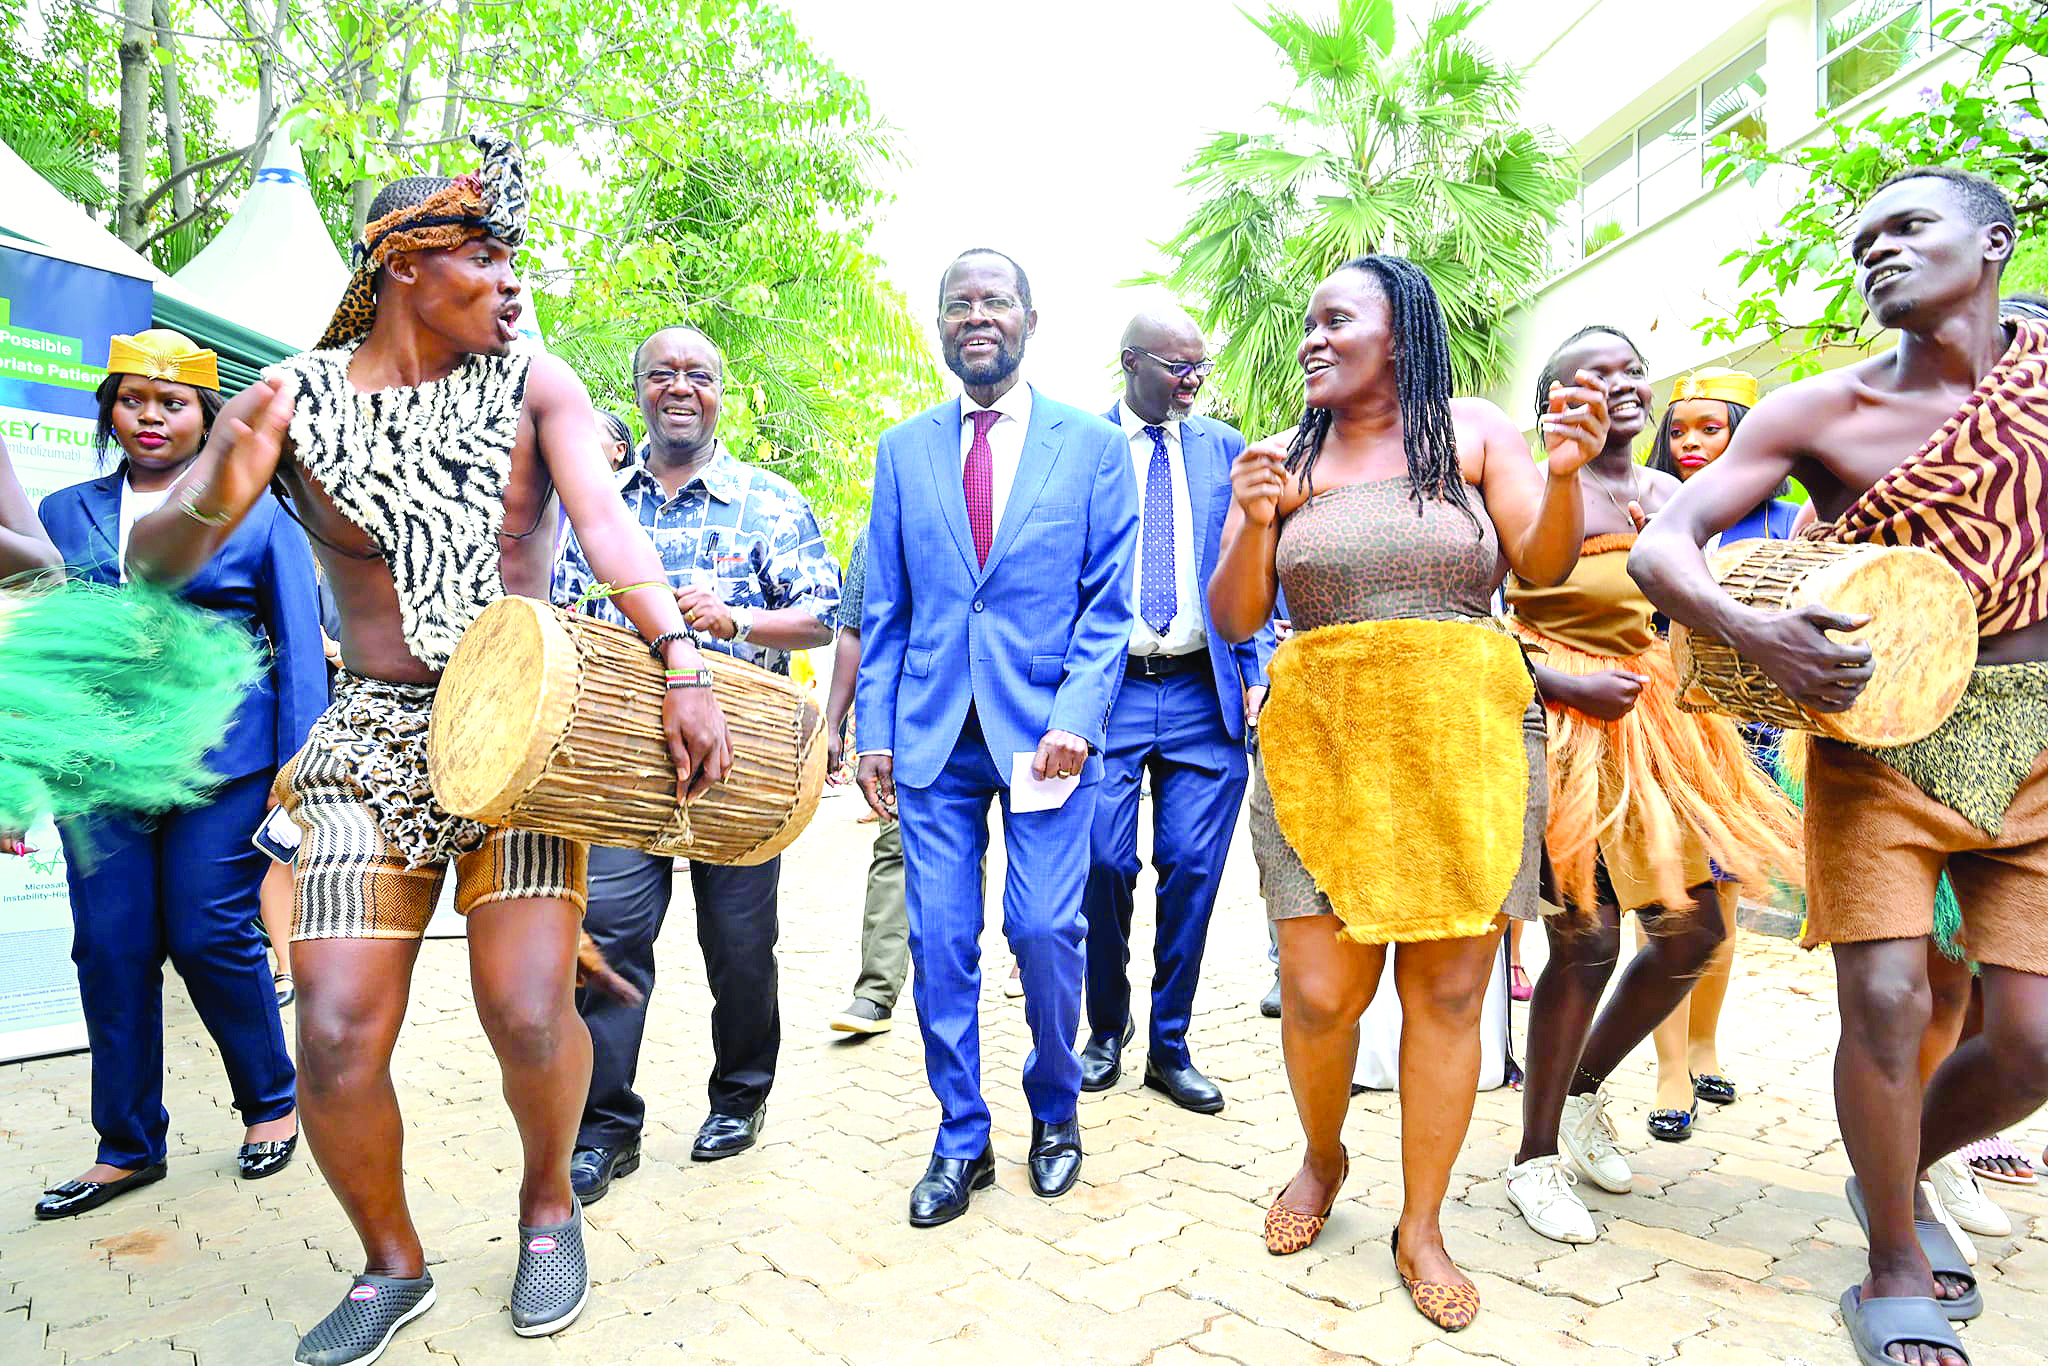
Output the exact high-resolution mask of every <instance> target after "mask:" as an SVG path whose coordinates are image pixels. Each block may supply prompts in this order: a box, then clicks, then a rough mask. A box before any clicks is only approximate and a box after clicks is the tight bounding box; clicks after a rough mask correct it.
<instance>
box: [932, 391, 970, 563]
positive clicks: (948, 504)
mask: <svg viewBox="0 0 2048 1366" xmlns="http://www.w3.org/2000/svg"><path fill="white" fill-rule="evenodd" d="M925 454H926V456H927V457H928V458H929V459H930V461H931V467H932V488H933V490H934V491H935V492H936V493H937V494H938V498H939V511H940V512H942V513H943V514H944V515H945V518H946V526H947V527H948V528H949V529H950V530H951V531H952V533H953V544H954V545H956V546H958V547H959V549H960V556H961V558H962V559H964V560H966V561H967V572H968V573H969V574H975V573H979V572H980V570H979V568H978V566H976V564H975V563H974V531H973V529H972V528H971V527H969V526H968V525H967V491H966V490H965V489H964V488H962V487H961V484H960V400H959V399H957V398H956V399H954V400H953V401H952V402H951V403H948V404H945V405H944V406H942V407H940V408H937V409H934V410H933V412H932V420H931V425H930V426H929V427H927V428H926V429H925Z"/></svg>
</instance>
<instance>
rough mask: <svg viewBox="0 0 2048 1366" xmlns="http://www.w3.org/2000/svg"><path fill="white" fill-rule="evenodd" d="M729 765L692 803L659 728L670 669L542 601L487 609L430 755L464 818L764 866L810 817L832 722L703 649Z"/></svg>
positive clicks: (439, 711) (441, 712)
mask: <svg viewBox="0 0 2048 1366" xmlns="http://www.w3.org/2000/svg"><path fill="white" fill-rule="evenodd" d="M704 662H705V663H706V664H707V665H709V666H710V668H711V671H712V673H713V674H714V675H715V680H716V681H715V683H714V685H713V690H714V692H715V693H716V694H717V697H718V704H719V706H720V707H721V708H722V709H723V710H724V712H725V721H726V726H727V728H728V730H729V731H730V732H731V735H732V747H733V767H732V772H731V774H730V775H729V776H728V777H727V778H726V780H725V781H724V782H722V783H719V784H718V785H716V786H715V787H713V788H712V789H711V790H710V791H708V792H706V793H705V794H704V795H703V796H702V797H700V798H698V799H697V800H696V801H695V802H693V803H691V804H690V806H689V807H688V808H687V809H685V808H683V807H681V806H678V805H677V803H676V770H675V764H674V762H673V761H672V760H671V759H670V758H669V752H668V743H667V741H666V740H665V739H664V738H663V734H662V724H661V704H662V698H663V695H664V694H663V680H662V672H661V665H660V664H658V663H656V662H655V660H654V659H653V658H652V657H651V656H649V655H648V653H647V646H646V644H645V643H644V642H643V641H642V640H641V639H640V637H639V636H638V635H637V634H636V633H634V632H632V631H630V630H627V629H626V628H624V627H621V626H614V625H611V624H610V623H607V622H601V621H597V620H594V619H592V618H590V617H584V616H577V615H574V614H572V613H569V612H564V611H561V610H560V609H558V608H554V607H550V606H549V605H547V604H546V603H543V602H538V601H536V600H534V599H532V598H517V597H508V598H501V599H500V600H498V601H497V602H494V603H492V604H491V605H490V606H489V607H487V608H485V609H484V610H483V611H482V612H480V613H479V614H478V615H477V619H476V620H475V621H474V622H473V623H471V625H470V628H469V630H468V631H467V632H465V633H464V634H463V637H462V641H461V643H460V644H458V645H457V646H456V648H455V654H454V657H453V658H452V659H450V660H449V662H448V668H447V670H446V671H445V672H444V673H443V674H442V675H441V685H440V688H439V690H438V691H437V692H436V693H435V694H434V717H433V725H432V729H431V731H430V733H429V737H428V762H429V769H430V772H431V774H432V777H433V783H434V796H435V799H436V800H438V801H439V802H440V803H441V805H442V806H444V807H446V808H447V809H448V810H449V811H451V812H453V813H454V814H455V815H458V816H462V817H465V818H467V819H469V820H475V821H482V822H483V823H485V824H486V825H498V826H511V827H513V828H514V829H519V830H536V831H539V832H541V833H543V834H549V835H560V836H563V837H564V838H567V839H573V840H582V841H584V842H586V843H590V844H601V845H611V846H615V847H622V848H631V849H642V850H645V851H646V852H648V853H651V854H671V855H675V856H677V857H682V858H691V859H702V860H703V861H705V862H707V863H723V864H755V863H766V862H767V861H768V860H769V859H771V858H773V857H775V856H776V855H777V854H779V853H781V852H782V851H783V850H784V849H786V848H788V847H789V845H790V843H791V842H792V841H794V840H795V839H796V837H797V836H798V835H799V834H801V833H803V829H804V827H805V826H806V825H808V824H810V820H811V816H812V814H813V813H814V812H816V810H817V808H818V795H819V793H820V792H821V791H822V790H823V788H824V784H825V740H824V719H823V718H822V717H821V716H820V715H819V713H818V708H817V707H816V706H815V705H814V704H813V703H812V702H811V700H810V698H809V697H808V696H807V695H806V694H805V693H804V692H803V690H802V689H800V688H798V687H796V686H795V685H794V684H792V683H790V682H789V680H787V679H785V678H780V677H777V676H776V675H774V674H771V673H769V672H767V671H766V670H765V669H758V668H755V667H754V666H753V665H751V664H744V663H741V662H740V661H738V660H735V659H731V658H728V657H727V656H725V655H722V654H716V653H712V652H709V651H707V652H706V653H705V655H704Z"/></svg>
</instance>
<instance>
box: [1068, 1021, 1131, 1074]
mask: <svg viewBox="0 0 2048 1366" xmlns="http://www.w3.org/2000/svg"><path fill="white" fill-rule="evenodd" d="M1137 1032H1138V1026H1137V1025H1136V1024H1135V1023H1134V1022H1132V1021H1130V1020H1125V1021H1124V1033H1123V1037H1122V1038H1121V1039H1119V1038H1118V1037H1117V1036H1116V1035H1114V1034H1097V1035H1095V1036H1094V1037H1093V1038H1091V1039H1089V1040H1088V1045H1087V1047H1085V1048H1083V1049H1082V1050H1081V1089H1082V1090H1083V1091H1107V1090H1108V1089H1109V1088H1110V1087H1112V1086H1114V1085H1116V1083H1117V1079H1118V1078H1119V1077H1121V1076H1123V1074H1124V1045H1125V1044H1127V1043H1129V1042H1130V1041H1131V1038H1132V1036H1133V1035H1135V1034H1136V1033H1137Z"/></svg>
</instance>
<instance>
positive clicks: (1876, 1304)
mask: <svg viewBox="0 0 2048 1366" xmlns="http://www.w3.org/2000/svg"><path fill="white" fill-rule="evenodd" d="M1842 1326H1843V1327H1844V1328H1846V1329H1848V1330H1849V1342H1850V1344H1851V1345H1852V1346H1854V1347H1855V1348H1856V1359H1857V1360H1858V1361H1860V1362H1862V1363H1863V1366H1899V1363H1898V1362H1896V1361H1894V1360H1893V1359H1892V1358H1891V1357H1888V1356H1886V1355H1885V1352H1884V1349H1885V1348H1887V1347H1890V1346H1892V1345H1893V1344H1895V1343H1913V1344H1917V1345H1918V1346H1921V1347H1938V1348H1940V1349H1942V1350H1943V1351H1948V1352H1954V1353H1955V1354H1956V1355H1957V1356H1959V1357H1961V1358H1962V1359H1963V1360H1964V1361H1965V1362H1967V1361H1969V1359H1970V1354H1969V1353H1968V1352H1966V1351H1964V1350H1963V1344H1962V1341H1961V1340H1960V1339H1959V1338H1957V1337H1956V1330H1955V1329H1953V1328H1951V1327H1950V1326H1949V1321H1948V1315H1946V1314H1944V1313H1943V1312H1942V1308H1941V1301H1940V1300H1935V1299H1929V1298H1927V1297H1926V1296H1924V1295H1900V1296H1896V1297H1892V1296H1888V1297H1885V1298H1882V1299H1873V1300H1866V1299H1864V1298H1863V1287H1862V1286H1860V1285H1852V1286H1850V1287H1849V1288H1848V1289H1847V1290H1844V1291H1843V1292H1842Z"/></svg>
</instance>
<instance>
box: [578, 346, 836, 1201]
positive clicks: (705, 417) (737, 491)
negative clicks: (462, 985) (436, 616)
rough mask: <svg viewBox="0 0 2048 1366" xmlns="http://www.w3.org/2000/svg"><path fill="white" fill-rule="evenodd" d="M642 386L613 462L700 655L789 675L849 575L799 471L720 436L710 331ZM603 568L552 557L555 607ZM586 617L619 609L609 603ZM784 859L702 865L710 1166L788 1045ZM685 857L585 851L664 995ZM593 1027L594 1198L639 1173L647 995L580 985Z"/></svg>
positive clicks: (587, 1172) (701, 1148)
mask: <svg viewBox="0 0 2048 1366" xmlns="http://www.w3.org/2000/svg"><path fill="white" fill-rule="evenodd" d="M633 385H634V390H635V393H636V396H637V398H638V400H639V403H640V416H641V417H642V418H643V419H644V420H645V422H646V426H647V441H646V443H645V445H643V446H642V447H641V451H640V457H639V459H638V460H637V461H635V462H634V463H631V464H628V465H627V466H626V467H625V468H624V469H622V470H621V471H620V472H619V492H620V495H621V496H622V497H623V498H624V499H625V502H626V507H627V508H628V509H629V510H630V511H632V512H633V513H635V514H636V515H637V516H638V517H639V519H640V524H641V525H642V526H644V527H646V528H647V534H648V536H649V537H650V538H652V540H653V541H654V547H655V549H656V550H658V551H659V552H660V553H661V558H662V562H663V564H664V565H666V566H667V568H668V578H669V582H670V584H672V585H673V586H674V587H675V590H676V602H677V604H678V605H679V606H681V607H682V609H683V616H684V619H685V620H686V621H687V622H688V623H689V625H690V629H691V630H692V631H693V632H695V633H696V635H697V643H698V644H699V646H700V647H701V648H703V649H707V650H722V651H724V652H725V653H726V654H729V655H732V656H734V657H736V658H739V659H743V660H745V661H747V662H748V663H749V664H758V665H760V666H761V667H762V668H764V669H768V670H770V671H771V672H774V673H779V674H787V673H788V672H789V655H790V651H792V650H801V649H808V648H810V647H811V646H814V645H825V644H829V643H830V642H831V639H832V622H833V621H834V620H835V612H836V610H837V607H838V604H839V569H838V566H837V565H836V564H835V563H834V562H833V560H832V556H831V554H830V553H829V552H828V551H827V550H826V548H825V541H824V538H823V536H821V535H820V534H819V531H818V520H817V518H816V517H815V516H813V515H812V513H811V508H810V504H809V503H807V502H805V501H804V496H803V495H802V494H801V493H798V492H797V490H796V488H795V486H794V485H792V484H791V483H790V482H789V481H788V480H786V479H783V478H781V477H779V476H777V475H774V474H770V473H769V472H768V471H766V470H764V469H759V468H757V467H755V466H753V465H749V464H746V463H745V462H743V461H741V460H739V459H738V458H737V457H735V456H734V455H733V454H732V452H731V451H729V450H727V449H726V448H725V446H724V444H723V443H722V442H720V441H719V440H718V408H719V401H720V398H721V396H722V395H723V392H724V386H725V358H724V357H723V356H721V355H720V354H719V351H718V348H717V347H716V346H714V345H713V344H712V342H711V340H710V338H708V337H706V336H705V335H704V334H703V333H701V332H698V331H695V330H694V329H691V328H686V327H675V328H668V329H665V330H663V331H660V332H657V333H655V334H654V335H653V336H651V337H649V338H648V339H647V340H646V341H644V342H642V343H640V347H639V349H638V350H637V351H636V352H634V356H633ZM595 577H596V575H595V574H593V573H592V572H591V568H590V563H589V561H588V559H587V558H586V557H585V555H584V553H583V547H582V546H581V545H579V544H578V543H577V540H576V536H575V533H574V532H573V531H572V532H570V533H569V534H568V536H567V538H566V539H565V541H564V542H563V546H562V557H561V561H560V563H558V564H557V565H556V567H555V583H554V591H555V599H556V601H558V602H562V603H568V602H573V601H574V600H575V599H576V598H577V596H578V595H579V594H581V593H582V592H583V590H584V589H586V588H588V587H589V586H590V584H591V582H592V581H593V580H594V579H595ZM582 610H583V611H585V612H588V613H590V614H591V615H593V616H598V617H604V618H606V619H617V618H616V612H615V609H614V608H613V607H612V605H611V603H610V601H609V600H608V599H603V598H600V599H598V600H596V601H594V602H591V603H587V604H585V605H584V606H583V608H582ZM781 865H782V861H781V860H780V859H779V858H778V859H770V860H769V861H768V862H766V863H764V864H760V865H758V866H755V867H751V868H728V867H720V866H718V865H715V864H709V863H697V862H692V863H691V864H690V892H691V896H692V899H693V900H694V901H695V903H696V910H697V942H698V944H699V945H701V946H702V948H703V951H704V970H705V976H706V977H708V978H709V979H710V984H711V1002H712V1004H711V1046H712V1058H713V1061H712V1067H711V1086H710V1092H711V1113H710V1115H709V1116H708V1117H706V1119H705V1120H704V1123H703V1126H702V1127H701V1128H699V1129H698V1131H697V1142H696V1145H695V1146H694V1147H693V1148H692V1149H691V1151H690V1156H691V1157H692V1158H693V1159H695V1160H696V1161H699V1162H711V1161H715V1160H717V1159H719V1158H722V1157H730V1156H732V1155H733V1154H734V1153H738V1152H744V1151H745V1150H746V1149H748V1148H751V1147H753V1146H754V1141H755V1139H756V1138H757V1137H758V1136H759V1135H760V1132H761V1123H762V1120H763V1118H764V1116H765V1115H766V1113H767V1100H768V1088H769V1086H770V1084H771V1083H772V1082H773V1081H774V1079H775V1056H776V1052H777V1049H778V1048H779V1047H780V1044H781V1039H782V1021H781V1014H780V1012H779V1010H778V1009H777V1005H776V982H775V977H776V968H775V937H776V928H777V926H776V885H777V881H778V879H779V877H780V871H781ZM674 878H675V864H674V860H672V859H670V858H668V857H667V856H665V855H656V854H645V853H641V852H640V851H638V850H632V849H597V848H593V849H592V850H591V851H590V893H589V895H590V909H589V912H588V914H587V915H586V917H585V919H584V928H585V929H586V930H588V931H589V932H590V937H591V938H592V939H593V940H595V941H596V943H597V945H598V947H599V948H600V949H602V950H603V951H604V954H605V957H606V958H607V959H608V960H609V961H610V962H611V964H612V966H613V967H614V968H616V969H617V970H618V972H619V974H620V975H621V976H623V977H625V978H626V980H628V981H630V982H632V983H633V984H634V985H635V986H637V987H639V988H640V989H641V991H643V992H646V993H648V994H650V995H651V994H652V993H653V990H654V941H655V937H656V936H657V935H658V934H660V932H661V923H662V919H663V917H664V916H665V915H666V914H667V912H668V903H669V898H670V897H671V895H672V894H673V891H674V887H673V883H674ZM576 1007H577V1010H578V1012H579V1013H581V1015H582V1016H583V1019H584V1022H585V1023H586V1024H588V1025H589V1026H590V1042H591V1051H592V1055H593V1056H592V1065H591V1071H590V1097H589V1100H588V1101H587V1102H586V1103H585V1105H584V1107H583V1125H582V1128H581V1130H580V1131H579V1132H578V1134H577V1137H576V1155H575V1157H574V1159H573V1160H572V1162H571V1163H570V1169H569V1170H570V1178H571V1181H572V1183H573V1184H574V1186H575V1189H576V1195H577V1198H578V1199H580V1200H581V1201H582V1202H583V1203H584V1204H586V1205H587V1204H590V1203H592V1202H593V1201H596V1200H598V1199H600V1198H601V1197H602V1196H603V1195H604V1193H605V1191H606V1190H607V1189H608V1188H609V1187H610V1185H611V1183H612V1181H613V1180H614V1179H615V1178H617V1177H621V1176H625V1175H627V1174H629V1173H631V1172H632V1171H633V1170H634V1169H636V1168H637V1167H639V1165H640V1129H641V1125H642V1123H643V1121H644V1119H645V1116H646V1105H645V1103H644V1102H643V1101H642V1100H641V1098H640V1097H639V1096H638V1095H636V1094H635V1093H634V1091H633V1075H634V1072H635V1070H636V1069H637V1067H638V1064H639V1060H640V1037H641V1034H642V1032H643V1031H644V1029H645V1028H646V1024H647V1005H646V1002H645V1001H642V1002H641V1003H640V1004H639V1005H628V1004H626V1003H625V1002H623V1001H620V1000H617V999H615V998H614V997H611V996H608V995H606V994H605V993H602V992H597V991H588V990H584V991H578V992H577V993H576Z"/></svg>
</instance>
